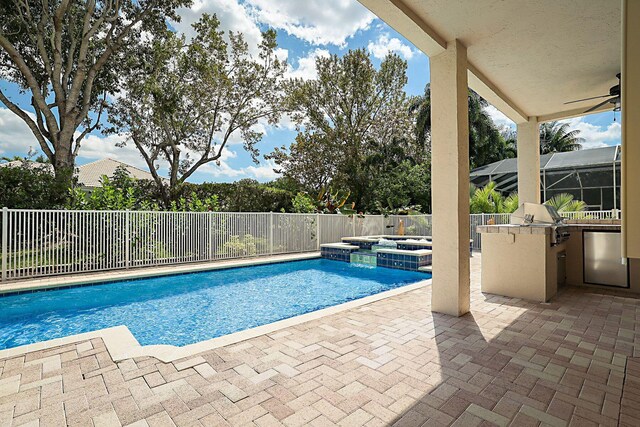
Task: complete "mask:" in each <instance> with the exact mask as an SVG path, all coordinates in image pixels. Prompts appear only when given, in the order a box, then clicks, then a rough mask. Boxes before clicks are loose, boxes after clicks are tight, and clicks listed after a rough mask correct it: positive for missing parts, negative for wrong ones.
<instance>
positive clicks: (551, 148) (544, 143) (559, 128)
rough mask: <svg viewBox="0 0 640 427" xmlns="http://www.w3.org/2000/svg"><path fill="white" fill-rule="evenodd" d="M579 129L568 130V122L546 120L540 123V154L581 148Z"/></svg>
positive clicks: (581, 140) (581, 139)
mask: <svg viewBox="0 0 640 427" xmlns="http://www.w3.org/2000/svg"><path fill="white" fill-rule="evenodd" d="M579 134H580V130H578V129H574V130H569V123H560V122H547V123H542V124H541V125H540V154H548V153H563V152H566V151H575V150H580V149H581V148H582V142H584V138H581V137H579V136H578V135H579Z"/></svg>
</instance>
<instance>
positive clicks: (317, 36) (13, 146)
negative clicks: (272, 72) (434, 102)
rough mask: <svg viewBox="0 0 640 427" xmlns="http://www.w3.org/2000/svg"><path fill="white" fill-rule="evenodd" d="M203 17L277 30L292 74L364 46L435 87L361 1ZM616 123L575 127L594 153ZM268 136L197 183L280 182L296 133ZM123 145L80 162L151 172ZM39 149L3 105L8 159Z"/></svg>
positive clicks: (222, 4) (216, 9)
mask: <svg viewBox="0 0 640 427" xmlns="http://www.w3.org/2000/svg"><path fill="white" fill-rule="evenodd" d="M203 12H207V13H216V14H217V15H218V17H219V18H220V20H221V23H222V26H223V28H224V29H226V30H233V31H241V32H243V33H244V34H245V37H246V39H247V41H248V42H249V44H250V45H252V46H256V45H257V43H258V42H259V40H260V31H261V30H264V29H266V28H268V27H273V28H275V29H276V30H277V31H278V45H279V49H280V51H279V55H281V57H286V58H287V61H288V62H289V74H290V75H292V76H296V77H302V78H313V76H314V66H313V65H314V58H315V57H317V56H321V55H327V54H338V55H343V54H344V53H346V52H347V51H348V50H349V49H357V48H363V49H366V50H367V51H368V52H369V53H370V54H371V56H372V60H373V62H374V64H375V65H376V66H377V65H379V63H380V60H381V59H382V58H383V57H384V55H385V54H386V53H387V52H390V51H393V52H396V53H398V54H399V55H401V56H402V57H404V58H405V59H406V60H407V62H408V78H409V81H408V84H407V86H406V91H407V93H409V94H410V95H419V94H421V93H422V92H423V90H424V86H425V84H426V83H427V82H428V81H429V59H428V58H427V56H426V55H424V54H423V53H421V52H420V51H418V50H417V49H416V48H415V47H414V46H413V45H412V44H411V43H409V42H408V41H407V40H406V39H404V38H403V37H402V36H401V35H399V34H398V33H396V32H395V31H394V30H393V29H391V28H390V27H389V26H387V25H386V24H385V23H384V22H382V21H381V20H379V19H377V18H375V16H374V15H372V14H371V13H370V12H369V11H368V10H367V9H366V8H364V6H362V5H360V3H358V1H357V0H306V1H291V0H209V1H207V0H196V1H195V2H194V4H193V6H192V7H191V8H188V9H183V10H181V11H180V15H181V16H182V22H180V23H176V24H174V27H175V28H176V29H177V30H178V31H182V32H185V33H187V34H189V32H190V25H191V23H193V22H195V21H196V20H197V19H198V17H199V16H200V15H201V14H202V13H203ZM0 87H1V88H2V90H3V91H5V92H6V93H8V94H9V96H10V98H12V99H14V100H15V101H17V102H19V105H21V106H22V107H23V108H24V109H25V110H29V102H28V100H29V98H28V97H27V96H25V95H21V94H19V92H18V90H17V88H16V87H14V86H12V85H10V84H8V83H6V82H0ZM488 112H489V114H491V116H492V117H493V118H494V120H495V121H496V123H497V124H498V125H499V126H513V123H512V122H511V121H509V120H508V119H507V118H506V117H505V116H504V115H502V114H501V113H500V112H499V111H497V110H496V109H495V108H492V107H491V108H489V109H488ZM613 117H614V116H613V113H610V112H607V113H600V114H596V115H591V116H587V117H583V118H576V119H571V120H570V123H571V126H572V127H574V128H577V129H580V130H581V135H582V136H583V137H584V138H585V139H586V142H585V144H584V146H585V148H593V147H598V146H603V145H612V144H618V143H619V142H620V126H619V123H618V122H614V121H613ZM260 130H262V131H264V132H265V135H264V137H263V139H262V141H261V142H260V143H259V144H258V146H257V148H258V149H259V150H260V152H261V163H260V164H259V165H256V164H254V163H253V162H252V161H251V158H250V156H249V155H248V154H247V153H246V152H244V150H243V149H242V144H241V141H240V140H239V138H237V139H235V140H234V143H233V144H232V145H231V146H229V149H228V150H227V151H226V153H225V155H224V156H223V159H222V163H221V165H220V166H217V165H216V164H214V163H211V164H209V165H206V166H205V167H204V168H202V169H201V170H200V172H198V173H196V174H194V175H193V176H192V178H191V179H190V181H192V182H203V181H217V182H231V181H236V180H238V179H242V178H253V179H257V180H259V181H263V182H264V181H269V180H271V179H273V178H275V177H276V175H275V174H274V172H273V165H272V164H269V163H268V162H267V161H265V160H264V159H262V155H263V154H267V153H269V152H271V151H272V150H273V148H274V147H276V146H281V145H289V144H290V143H291V141H293V139H294V137H295V131H294V130H293V129H292V126H291V123H290V122H289V121H288V120H287V119H286V118H284V119H283V120H282V122H281V123H280V125H279V126H277V127H270V126H261V128H260ZM121 140H122V138H121V137H118V136H109V137H105V136H103V135H100V134H93V135H90V136H89V137H88V138H87V139H86V140H85V142H84V143H83V146H82V149H81V150H80V155H79V157H78V159H77V163H78V164H84V163H87V162H91V161H94V160H98V159H101V158H104V157H111V158H114V159H117V160H121V161H123V162H126V163H129V164H133V165H136V166H138V167H141V168H143V169H145V168H146V166H145V163H144V161H143V160H142V159H141V157H140V156H139V154H138V153H137V152H136V150H135V148H134V147H132V146H127V147H125V148H118V147H116V145H115V144H116V143H117V142H120V141H121ZM37 146H38V144H37V142H36V141H35V139H34V137H33V136H32V135H31V134H30V132H29V130H28V128H27V127H26V125H24V124H23V123H22V122H21V120H20V119H18V118H17V117H16V116H15V115H13V114H12V113H11V112H9V111H8V110H7V109H6V108H4V107H3V106H2V105H1V104H0V156H13V155H25V154H26V153H27V152H28V150H29V147H34V148H37Z"/></svg>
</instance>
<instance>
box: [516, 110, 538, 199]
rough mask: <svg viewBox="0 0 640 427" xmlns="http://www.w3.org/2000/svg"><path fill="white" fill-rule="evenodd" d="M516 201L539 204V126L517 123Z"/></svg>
mask: <svg viewBox="0 0 640 427" xmlns="http://www.w3.org/2000/svg"><path fill="white" fill-rule="evenodd" d="M518 201H519V202H520V203H524V202H529V203H540V124H539V123H538V121H537V120H536V119H535V118H534V119H529V121H528V122H524V123H518Z"/></svg>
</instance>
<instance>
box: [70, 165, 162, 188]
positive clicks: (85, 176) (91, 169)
mask: <svg viewBox="0 0 640 427" xmlns="http://www.w3.org/2000/svg"><path fill="white" fill-rule="evenodd" d="M118 167H123V168H125V169H126V170H127V172H129V175H130V176H131V177H132V178H136V179H147V180H151V181H153V175H151V173H149V172H147V171H145V170H142V169H139V168H137V167H135V166H131V165H128V164H126V163H122V162H119V161H117V160H113V159H102V160H97V161H95V162H91V163H87V164H86V165H82V166H79V167H78V183H79V184H80V185H82V186H84V187H100V186H101V184H100V178H102V176H103V175H106V176H108V177H109V178H111V177H112V176H113V174H114V173H115V171H116V169H117V168H118Z"/></svg>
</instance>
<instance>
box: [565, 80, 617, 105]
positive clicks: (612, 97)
mask: <svg viewBox="0 0 640 427" xmlns="http://www.w3.org/2000/svg"><path fill="white" fill-rule="evenodd" d="M616 77H617V78H618V84H617V85H615V86H612V87H611V89H609V93H608V94H606V95H600V96H593V97H591V98H584V99H577V100H575V101H569V102H565V105H566V104H573V103H575V102H582V101H589V100H591V99H598V98H608V99H605V100H604V101H602V102H601V103H599V104H597V105H594V106H593V107H591V108H589V109H588V110H587V111H585V114H586V113H590V112H592V111H595V110H597V109H598V108H600V107H602V106H603V105H606V104H613V111H620V73H618V74H616Z"/></svg>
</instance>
